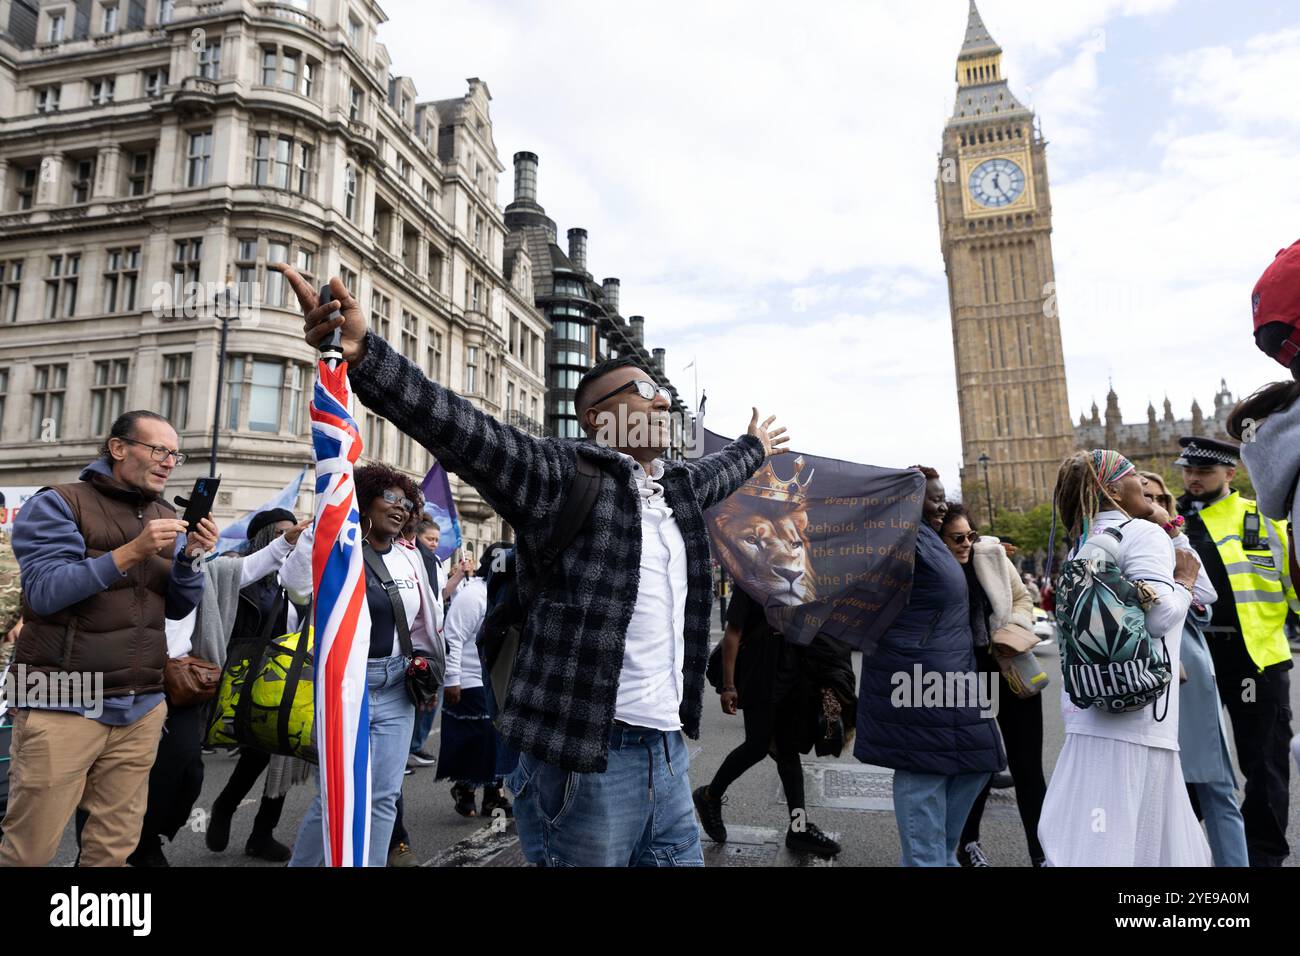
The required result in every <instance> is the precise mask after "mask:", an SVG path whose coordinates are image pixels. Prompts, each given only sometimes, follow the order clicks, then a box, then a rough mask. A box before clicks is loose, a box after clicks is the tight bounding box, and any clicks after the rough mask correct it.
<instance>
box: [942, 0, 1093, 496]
mask: <svg viewBox="0 0 1300 956" xmlns="http://www.w3.org/2000/svg"><path fill="white" fill-rule="evenodd" d="M1046 149H1047V143H1046V141H1045V140H1044V139H1043V137H1042V135H1041V133H1040V132H1039V130H1038V127H1037V124H1036V121H1035V117H1034V114H1033V113H1032V112H1031V111H1030V110H1029V109H1027V108H1026V107H1025V106H1023V105H1022V104H1021V103H1020V102H1019V101H1018V100H1017V99H1016V97H1015V95H1014V94H1013V93H1012V92H1011V89H1010V88H1009V87H1008V85H1007V81H1006V78H1005V77H1004V76H1003V75H1002V50H1001V48H1000V47H999V46H998V45H997V44H996V43H995V42H994V41H993V38H992V37H991V36H990V35H989V32H988V30H987V29H986V28H985V26H984V22H983V20H982V19H981V18H980V15H979V11H978V10H977V9H976V8H975V3H974V0H971V5H970V13H969V19H968V22H967V27H966V37H965V41H964V42H963V44H962V48H961V52H960V54H959V55H958V58H957V101H956V105H955V107H954V110H953V115H952V118H951V119H949V121H948V124H947V126H946V127H945V128H944V133H943V149H942V152H941V153H940V156H939V172H938V177H937V180H936V184H935V186H936V194H937V200H938V206H939V231H940V239H941V247H942V251H943V258H944V266H945V270H946V272H947V275H948V291H949V307H950V310H951V316H952V334H953V352H954V355H955V358H956V369H957V401H958V406H959V410H960V417H961V437H962V460H963V468H962V487H963V489H964V491H965V498H966V500H967V501H968V502H970V503H971V505H973V506H975V507H976V510H977V513H978V514H979V516H980V520H983V511H984V510H985V509H984V502H985V495H984V494H983V488H984V479H985V475H984V473H983V472H981V470H980V468H981V465H980V459H981V458H982V457H983V456H987V459H988V461H987V467H988V481H989V485H990V487H991V491H992V497H993V501H994V505H995V507H1018V506H1030V505H1034V504H1037V503H1039V502H1043V501H1050V500H1051V494H1052V486H1053V483H1054V482H1055V480H1056V473H1057V470H1058V468H1059V466H1060V463H1061V459H1062V458H1063V457H1064V456H1065V455H1067V454H1068V453H1069V452H1070V451H1071V450H1072V449H1073V447H1074V434H1073V432H1072V430H1071V428H1070V418H1069V401H1068V397H1067V394H1066V384H1065V360H1064V355H1063V352H1062V348H1061V329H1060V322H1059V319H1058V317H1057V315H1056V309H1055V301H1056V298H1055V295H1054V290H1055V274H1054V268H1053V263H1052V240H1051V235H1052V205H1051V195H1050V192H1049V186H1048V175H1047V153H1046Z"/></svg>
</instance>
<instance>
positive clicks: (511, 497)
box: [278, 266, 566, 528]
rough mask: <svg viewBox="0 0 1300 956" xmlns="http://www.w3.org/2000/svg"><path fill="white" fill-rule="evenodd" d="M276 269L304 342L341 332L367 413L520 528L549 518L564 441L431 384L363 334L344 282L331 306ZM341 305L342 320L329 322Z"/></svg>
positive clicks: (558, 491)
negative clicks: (300, 316) (536, 434)
mask: <svg viewBox="0 0 1300 956" xmlns="http://www.w3.org/2000/svg"><path fill="white" fill-rule="evenodd" d="M278 268H279V270H280V271H281V272H282V273H283V274H284V276H285V278H286V279H287V280H288V281H289V284H290V285H291V286H292V287H293V290H294V292H295V294H296V295H297V296H298V302H299V304H300V305H301V307H302V310H303V313H304V315H305V316H306V321H305V322H304V324H303V330H304V332H305V334H306V336H305V337H306V339H307V343H308V344H309V345H311V346H312V347H313V348H319V347H320V345H321V343H322V342H324V341H325V340H326V339H328V337H329V336H330V335H332V334H333V332H334V331H335V330H339V331H340V332H341V339H342V342H341V344H342V347H343V357H344V359H346V360H347V362H348V377H349V380H350V382H351V384H352V388H353V390H354V391H355V393H356V396H357V398H358V399H360V400H361V402H362V403H363V404H364V405H365V406H366V407H367V408H369V409H370V410H371V411H374V412H376V413H377V414H379V415H381V416H383V417H384V418H386V419H388V420H389V421H390V422H392V423H393V424H394V425H396V426H397V427H398V429H399V430H400V431H402V432H404V433H405V434H407V435H410V436H411V437H412V438H414V439H415V440H416V441H418V442H419V443H420V444H421V445H423V446H424V447H425V448H427V449H429V451H431V452H432V453H433V454H434V456H435V457H436V458H437V459H438V461H439V462H440V463H441V464H442V466H443V467H444V468H446V469H447V470H448V471H450V472H454V473H456V474H458V475H460V476H461V477H462V478H464V479H465V480H467V481H468V482H469V483H470V484H471V485H473V486H474V487H475V488H476V489H477V490H478V492H479V493H480V494H481V495H482V496H483V499H484V500H485V501H486V502H487V503H488V504H489V505H490V506H491V507H492V509H493V510H494V511H496V512H497V513H498V514H500V515H501V516H502V517H503V518H505V519H506V521H508V522H509V523H510V524H511V525H512V526H513V527H515V528H520V527H524V526H526V525H528V524H529V523H531V522H532V521H534V520H536V519H537V518H539V517H540V516H543V515H545V514H546V513H548V512H549V511H550V510H551V509H552V508H553V507H554V505H555V504H556V503H557V502H558V501H559V500H560V498H561V497H562V496H563V494H564V492H565V491H566V488H565V487H564V483H563V475H564V470H563V468H562V464H561V456H562V454H563V452H562V451H561V448H560V446H559V443H557V442H552V441H544V440H541V439H537V438H533V437H532V436H530V435H526V434H524V433H523V432H521V431H520V430H518V429H517V428H512V427H510V426H509V425H505V424H503V423H501V422H499V421H497V419H495V418H493V417H492V416H491V415H487V414H485V413H484V412H482V411H480V410H479V409H477V408H475V407H474V405H473V404H471V403H470V402H468V401H466V400H465V399H463V398H461V397H460V396H459V395H457V394H456V393H454V392H452V391H451V390H450V389H447V388H445V387H443V386H442V385H439V384H438V383H437V382H433V381H430V380H429V379H428V378H426V377H425V375H424V373H423V372H421V371H420V368H419V366H417V365H416V364H415V363H414V362H411V361H410V360H409V359H407V358H406V357H405V356H403V355H400V354H398V353H397V352H396V351H395V350H394V349H393V348H392V347H391V346H390V345H389V344H388V343H387V342H385V341H384V340H383V339H381V338H379V337H378V336H377V335H374V334H373V333H371V332H369V331H368V330H367V329H366V320H365V315H364V313H363V312H362V311H361V307H360V305H359V304H358V303H357V301H356V299H355V298H354V297H353V296H352V294H351V292H350V291H349V290H348V289H346V288H345V287H344V285H343V283H342V282H341V281H340V280H339V279H337V278H331V279H330V288H331V291H332V292H333V293H334V302H325V303H319V302H318V297H317V293H316V290H315V289H313V288H311V286H309V285H308V284H307V283H306V282H305V281H304V280H303V278H302V277H301V276H299V275H298V273H297V272H295V271H294V270H293V269H292V268H290V267H288V266H278ZM336 303H337V305H336ZM336 308H337V309H338V311H339V312H341V314H342V317H341V318H339V319H334V320H331V319H330V314H331V313H332V312H333V311H334V310H335V309H336Z"/></svg>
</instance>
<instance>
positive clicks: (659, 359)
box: [650, 349, 665, 375]
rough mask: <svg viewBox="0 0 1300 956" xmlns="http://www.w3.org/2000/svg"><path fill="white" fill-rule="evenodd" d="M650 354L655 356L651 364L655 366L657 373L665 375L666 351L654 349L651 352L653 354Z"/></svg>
mask: <svg viewBox="0 0 1300 956" xmlns="http://www.w3.org/2000/svg"><path fill="white" fill-rule="evenodd" d="M650 354H651V355H653V356H654V358H653V360H652V361H651V364H652V365H654V367H655V371H656V372H658V373H659V374H660V375H663V374H664V354H665V352H664V350H663V349H653V350H651V353H650Z"/></svg>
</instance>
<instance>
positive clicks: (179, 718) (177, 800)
mask: <svg viewBox="0 0 1300 956" xmlns="http://www.w3.org/2000/svg"><path fill="white" fill-rule="evenodd" d="M206 716H207V707H206V705H204V704H199V705H197V706H194V707H172V706H171V705H170V704H169V705H168V709H167V723H166V724H164V725H163V734H162V739H161V740H159V741H158V756H157V757H156V758H155V759H154V764H153V769H152V770H151V771H149V803H148V806H147V807H146V809H145V812H144V826H143V827H142V828H141V830H140V844H141V845H142V846H147V845H149V844H150V843H151V842H152V843H156V842H158V841H159V837H162V836H165V837H166V838H167V839H168V840H173V839H175V838H176V834H177V832H178V831H179V830H180V828H181V827H183V826H185V824H186V823H187V822H188V821H189V819H190V812H191V811H192V810H193V809H194V804H195V803H196V802H198V799H199V794H200V793H201V792H202V790H203V752H202V749H201V748H202V746H203V732H204V730H205V726H204V725H205V718H206Z"/></svg>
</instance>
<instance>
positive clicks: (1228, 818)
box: [1191, 781, 1250, 866]
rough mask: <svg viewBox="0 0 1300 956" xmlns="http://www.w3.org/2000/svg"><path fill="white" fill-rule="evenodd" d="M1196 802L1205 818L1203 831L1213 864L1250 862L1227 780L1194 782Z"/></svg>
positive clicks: (1234, 794) (1238, 809) (1234, 797)
mask: <svg viewBox="0 0 1300 956" xmlns="http://www.w3.org/2000/svg"><path fill="white" fill-rule="evenodd" d="M1191 787H1192V789H1193V790H1195V791H1196V802H1197V803H1199V804H1200V805H1201V815H1202V816H1203V817H1204V818H1205V835H1206V836H1207V837H1208V838H1209V841H1210V852H1211V853H1212V854H1213V855H1214V865H1215V866H1250V858H1249V855H1248V854H1247V851H1246V824H1245V821H1244V820H1242V818H1241V807H1239V806H1238V805H1237V791H1236V789H1235V788H1234V787H1233V786H1232V784H1231V783H1228V782H1226V781H1225V782H1223V783H1194V784H1192V785H1191Z"/></svg>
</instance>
